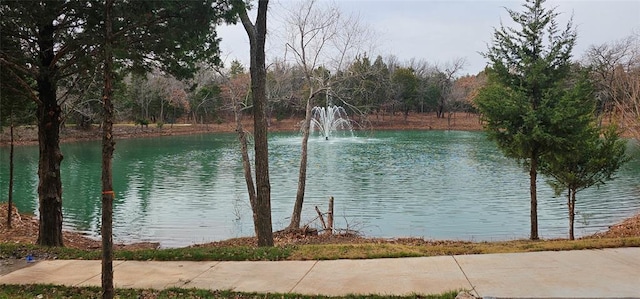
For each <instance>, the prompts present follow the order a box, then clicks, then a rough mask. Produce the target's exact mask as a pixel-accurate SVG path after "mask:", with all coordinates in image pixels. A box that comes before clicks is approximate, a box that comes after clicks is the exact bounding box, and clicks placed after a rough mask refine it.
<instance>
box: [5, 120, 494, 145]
mask: <svg viewBox="0 0 640 299" xmlns="http://www.w3.org/2000/svg"><path fill="white" fill-rule="evenodd" d="M301 121H302V119H300V118H288V119H283V120H276V119H271V120H270V121H269V131H270V132H296V131H299V130H300V122H301ZM353 121H354V123H355V125H354V130H363V131H369V130H465V131H477V130H481V129H482V125H481V124H480V121H479V119H478V116H477V115H475V114H466V113H458V114H454V115H451V117H450V118H437V117H436V115H435V114H432V113H430V114H410V115H409V116H408V117H407V118H406V119H405V117H404V115H402V114H396V115H395V116H392V115H384V116H383V115H371V116H369V117H368V118H366V119H364V118H359V117H356V118H355V119H353ZM243 124H244V127H245V129H246V130H249V131H253V122H252V120H251V118H249V117H247V118H246V119H245V120H244V122H243ZM113 131H114V135H115V138H116V140H117V139H128V138H146V137H158V136H171V135H189V134H202V133H216V132H218V133H230V132H234V131H235V124H234V123H233V122H231V121H228V122H223V123H216V124H184V123H182V124H174V125H171V124H165V125H163V126H162V127H158V126H157V125H155V124H150V125H149V126H148V127H145V128H142V127H140V126H136V125H133V124H116V125H114V129H113ZM101 134H102V133H101V130H100V128H99V127H97V126H95V127H93V128H92V129H89V130H80V129H77V128H76V127H75V126H66V127H65V128H63V129H62V130H61V134H60V139H61V141H62V142H74V141H83V140H100V139H101V138H102V137H101ZM14 138H15V144H17V145H36V144H38V130H37V128H36V127H35V126H21V127H18V128H16V129H15V133H14ZM9 140H10V138H9V130H8V129H6V128H5V129H4V130H2V132H1V133H0V146H7V145H8V144H9Z"/></svg>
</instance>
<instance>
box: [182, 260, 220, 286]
mask: <svg viewBox="0 0 640 299" xmlns="http://www.w3.org/2000/svg"><path fill="white" fill-rule="evenodd" d="M220 263H222V262H221V261H216V263H215V264H213V266H211V267H209V269H207V270H204V271H202V272H200V274H198V275H196V276H194V277H193V278H191V279H186V280H184V281H182V285H183V286H185V285H187V284H188V283H190V282H192V281H194V280H195V279H196V278H198V277H200V276H202V275H203V274H205V273H207V272H209V271H211V270H213V268H215V267H216V266H217V265H220Z"/></svg>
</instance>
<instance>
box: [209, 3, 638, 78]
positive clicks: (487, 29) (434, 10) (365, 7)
mask: <svg viewBox="0 0 640 299" xmlns="http://www.w3.org/2000/svg"><path fill="white" fill-rule="evenodd" d="M324 1H328V0H321V2H324ZM333 3H334V4H335V5H337V6H338V8H339V9H340V11H341V12H342V13H343V14H346V15H353V16H356V17H358V18H360V20H361V21H362V22H363V23H364V24H365V25H366V26H367V27H368V28H370V29H371V30H373V32H375V37H376V39H375V44H376V47H375V48H374V49H373V50H372V51H371V53H368V56H369V57H372V59H373V58H375V57H376V56H377V55H381V56H382V57H388V56H390V55H394V56H396V57H397V58H398V60H399V61H400V62H406V61H408V60H410V59H416V60H424V61H427V62H429V63H430V64H432V65H446V64H447V63H450V62H452V61H453V60H455V59H459V58H464V59H465V61H466V63H465V67H464V69H463V70H462V72H461V75H464V74H477V73H478V72H480V71H481V70H482V69H484V67H485V66H486V64H487V62H486V59H485V58H483V57H482V55H480V54H479V52H483V51H485V50H486V49H487V44H490V43H491V41H492V34H493V32H494V28H497V27H499V26H500V24H501V21H502V22H503V23H504V24H505V25H506V26H509V25H512V24H513V23H511V18H510V17H509V15H508V13H507V11H506V10H505V7H506V8H510V9H514V10H516V11H521V6H522V4H523V3H524V1H515V0H510V1H498V0H495V1H494V0H465V1H462V0H451V1H446V0H437V1H436V0H411V1H403V0H398V1H395V0H369V1H366V0H336V1H333ZM293 4H294V0H280V1H274V0H272V1H270V2H269V6H270V7H269V14H268V15H267V20H268V24H267V28H268V29H267V30H268V31H269V32H277V31H279V30H282V28H283V25H282V24H283V23H282V20H281V19H282V17H281V15H282V14H281V13H279V10H281V9H283V7H287V6H291V5H293ZM545 7H547V8H552V7H555V11H556V12H558V13H560V16H559V17H558V19H557V20H558V22H559V24H560V27H561V28H563V27H564V25H566V23H567V21H568V20H569V19H570V18H571V16H572V15H573V23H574V26H575V28H576V29H577V33H578V38H577V42H576V46H575V48H574V51H573V56H574V59H576V60H578V59H581V58H582V57H583V55H584V53H585V51H586V50H587V49H588V48H589V46H591V45H600V44H603V43H609V42H613V41H616V40H620V39H622V38H625V37H627V36H630V35H631V34H634V33H635V34H640V0H572V1H566V0H562V1H560V0H548V1H547V2H546V3H545ZM254 15H255V12H254ZM254 18H255V17H252V19H254ZM218 35H219V37H221V38H222V43H221V50H222V58H223V60H224V61H225V62H226V64H228V63H230V62H231V61H232V60H234V59H237V60H239V61H240V62H242V63H243V64H244V65H246V66H247V69H248V65H249V41H248V38H247V35H246V33H245V31H244V29H243V27H242V26H241V25H240V24H238V25H231V26H228V25H222V26H220V27H219V28H218ZM274 36H275V34H269V35H268V36H267V61H269V60H270V58H274V57H282V56H283V53H282V52H283V50H282V49H284V47H283V46H282V43H283V42H282V41H279V40H278V39H277V38H275V37H274Z"/></svg>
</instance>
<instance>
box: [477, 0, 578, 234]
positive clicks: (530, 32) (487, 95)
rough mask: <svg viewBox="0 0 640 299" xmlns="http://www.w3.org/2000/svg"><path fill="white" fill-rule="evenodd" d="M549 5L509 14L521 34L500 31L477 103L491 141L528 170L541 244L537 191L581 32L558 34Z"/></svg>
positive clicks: (536, 0)
mask: <svg viewBox="0 0 640 299" xmlns="http://www.w3.org/2000/svg"><path fill="white" fill-rule="evenodd" d="M543 4H544V0H527V1H526V3H525V4H523V11H522V12H518V11H514V10H510V9H507V11H508V13H509V15H510V16H511V19H512V20H513V22H514V23H515V25H516V28H512V27H505V26H504V25H501V26H500V28H497V29H496V30H495V32H494V37H493V43H492V44H491V45H490V46H489V49H488V51H487V52H486V53H484V56H485V57H486V58H488V59H489V63H490V67H489V72H488V73H489V77H490V80H491V82H492V83H491V84H489V86H488V87H486V88H485V89H484V90H483V91H482V92H481V93H480V94H479V96H478V98H477V103H478V107H479V109H480V112H481V113H482V115H483V117H484V119H485V120H486V130H487V132H488V134H489V136H490V138H492V139H494V140H495V141H496V142H497V143H498V146H499V147H500V149H501V150H502V151H503V152H504V153H505V155H506V156H508V157H511V158H513V159H516V160H518V161H519V162H521V163H522V164H523V165H526V166H527V167H528V169H529V180H530V190H529V191H530V198H531V207H530V208H531V233H530V238H531V239H532V240H537V239H538V238H539V236H538V212H537V185H536V180H537V176H538V166H539V162H540V161H539V160H540V157H541V156H542V155H544V154H546V153H548V152H552V151H554V150H555V149H556V148H557V147H558V146H559V144H558V138H560V137H561V136H555V135H554V133H553V132H552V131H553V130H552V128H550V123H551V117H552V116H557V115H561V114H562V111H560V108H558V107H559V106H558V102H559V101H560V98H559V97H556V96H554V95H555V94H557V93H555V92H553V91H554V90H556V89H559V88H563V81H564V80H565V79H566V78H567V76H568V75H569V72H570V66H571V61H570V59H571V51H572V49H573V46H574V45H575V40H576V32H575V30H574V29H573V25H572V22H571V21H569V22H568V23H567V25H566V26H565V27H564V29H563V30H560V29H559V28H558V24H557V22H556V18H557V17H558V13H556V12H555V11H554V10H553V9H546V8H544V7H543Z"/></svg>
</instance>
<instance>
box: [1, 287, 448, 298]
mask: <svg viewBox="0 0 640 299" xmlns="http://www.w3.org/2000/svg"><path fill="white" fill-rule="evenodd" d="M457 294H458V292H457V291H451V292H447V293H444V294H439V295H429V296H422V295H411V296H360V295H352V296H344V297H328V296H305V295H298V294H258V293H239V292H232V291H209V290H198V289H179V288H172V289H166V290H151V289H143V290H141V289H116V296H115V297H116V298H120V299H128V298H132V299H133V298H135V299H138V298H145V299H154V298H167V299H168V298H222V299H224V298H234V299H254V298H255V299H258V298H260V299H267V298H279V299H293V298H299V299H311V298H318V299H320V298H353V299H357V298H398V299H400V298H424V299H453V298H455V297H456V295H457ZM100 297H101V289H100V288H98V287H83V288H78V287H64V286H52V285H3V286H2V288H0V299H4V298H12V299H13V298H15V299H33V298H42V299H53V298H65V299H76V298H77V299H85V298H100Z"/></svg>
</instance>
